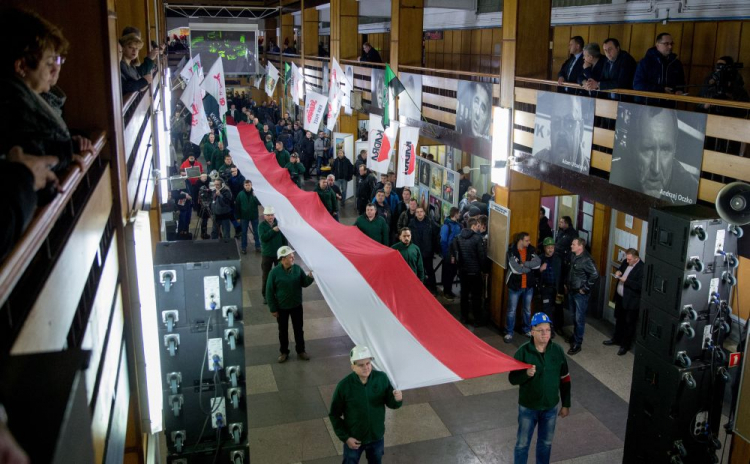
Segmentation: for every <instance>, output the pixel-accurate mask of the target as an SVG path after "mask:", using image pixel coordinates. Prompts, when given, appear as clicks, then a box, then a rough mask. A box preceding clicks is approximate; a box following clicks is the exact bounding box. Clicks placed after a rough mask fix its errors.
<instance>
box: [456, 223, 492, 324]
mask: <svg viewBox="0 0 750 464" xmlns="http://www.w3.org/2000/svg"><path fill="white" fill-rule="evenodd" d="M450 252H451V260H452V262H453V263H454V264H457V265H458V275H459V276H460V278H461V322H462V323H464V324H466V323H468V322H469V298H470V297H471V308H472V312H473V313H474V325H475V326H481V325H484V316H483V315H482V279H481V274H482V260H483V259H484V257H485V256H486V254H487V252H486V251H485V247H484V240H482V235H481V234H480V233H479V221H477V219H476V218H470V219H469V220H468V221H467V223H466V228H465V229H463V230H461V233H460V234H458V237H456V239H455V240H454V241H453V243H451V246H450Z"/></svg>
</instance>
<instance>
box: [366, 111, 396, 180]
mask: <svg viewBox="0 0 750 464" xmlns="http://www.w3.org/2000/svg"><path fill="white" fill-rule="evenodd" d="M394 125H395V124H394ZM367 140H368V144H369V145H368V150H367V169H370V170H373V171H377V172H379V173H381V174H384V173H387V172H388V165H389V164H390V161H391V151H392V149H393V140H394V139H393V138H391V137H390V136H389V135H388V134H387V133H386V131H385V129H384V128H383V118H382V117H381V116H378V115H377V114H372V113H370V132H369V134H368V137H367Z"/></svg>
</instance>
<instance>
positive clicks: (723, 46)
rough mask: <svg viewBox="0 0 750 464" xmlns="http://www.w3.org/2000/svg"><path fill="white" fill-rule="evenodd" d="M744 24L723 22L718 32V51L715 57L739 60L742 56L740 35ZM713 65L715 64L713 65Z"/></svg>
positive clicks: (715, 52) (715, 51)
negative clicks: (727, 56)
mask: <svg viewBox="0 0 750 464" xmlns="http://www.w3.org/2000/svg"><path fill="white" fill-rule="evenodd" d="M741 32H742V23H741V22H740V21H722V22H720V23H719V27H718V30H717V31H716V49H715V50H714V57H715V58H716V59H718V58H719V57H721V56H724V55H729V56H731V57H734V58H737V56H739V54H740V34H741ZM712 64H713V63H712Z"/></svg>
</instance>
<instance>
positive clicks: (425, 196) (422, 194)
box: [417, 185, 430, 212]
mask: <svg viewBox="0 0 750 464" xmlns="http://www.w3.org/2000/svg"><path fill="white" fill-rule="evenodd" d="M417 205H418V206H420V207H422V208H424V210H425V212H426V211H429V209H428V206H429V205H430V187H428V186H426V185H420V186H419V198H417Z"/></svg>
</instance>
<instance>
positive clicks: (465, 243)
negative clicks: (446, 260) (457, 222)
mask: <svg viewBox="0 0 750 464" xmlns="http://www.w3.org/2000/svg"><path fill="white" fill-rule="evenodd" d="M450 252H451V257H452V258H454V259H455V260H456V264H457V265H458V270H459V271H460V272H461V273H462V274H467V275H479V274H480V273H481V272H482V261H483V260H484V257H485V256H486V255H487V252H486V250H485V247H484V240H483V239H482V234H479V233H477V232H474V231H473V230H471V229H470V228H468V227H467V228H466V229H462V230H461V233H460V234H458V237H456V239H455V240H454V241H453V243H451V245H450Z"/></svg>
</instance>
